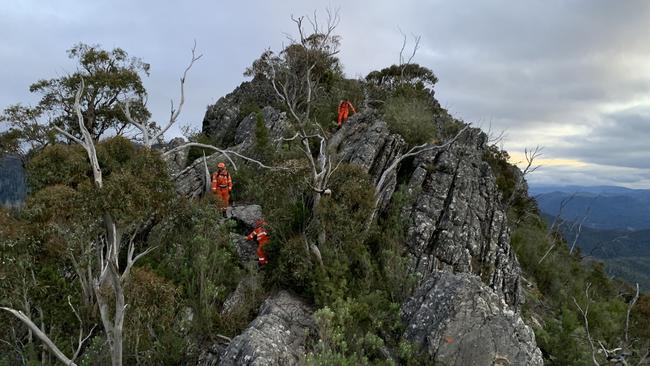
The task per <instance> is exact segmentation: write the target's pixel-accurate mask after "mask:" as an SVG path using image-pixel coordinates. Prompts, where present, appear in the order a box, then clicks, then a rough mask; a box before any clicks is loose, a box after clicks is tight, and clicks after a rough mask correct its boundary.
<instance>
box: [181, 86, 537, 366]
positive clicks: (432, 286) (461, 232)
mask: <svg viewBox="0 0 650 366" xmlns="http://www.w3.org/2000/svg"><path fill="white" fill-rule="evenodd" d="M244 89H246V88H244ZM244 89H241V88H240V89H238V90H236V91H235V92H233V93H231V94H230V95H228V96H226V97H224V98H222V99H220V100H219V102H218V103H217V104H216V105H215V106H212V107H210V108H209V109H208V112H207V113H206V117H205V120H204V132H206V133H211V134H212V135H211V136H212V137H214V138H215V139H216V140H217V141H221V142H223V143H224V144H225V143H228V142H229V141H230V143H231V144H235V145H234V146H232V147H230V148H231V149H239V151H244V150H246V149H249V148H250V147H251V146H252V144H253V141H254V133H255V118H257V114H255V113H252V114H249V115H248V116H246V117H244V118H243V119H241V120H239V121H237V120H236V119H237V118H236V116H237V115H238V114H239V110H240V109H241V107H242V106H241V105H240V104H237V101H238V100H241V99H242V96H241V95H238V94H239V93H242V90H244ZM262 115H263V118H264V123H265V126H266V128H267V130H268V131H269V136H270V137H271V136H273V137H271V138H272V141H274V140H275V139H277V138H279V137H281V136H283V134H286V133H287V131H289V129H288V125H287V123H286V116H284V115H283V113H280V112H278V111H277V110H275V109H273V108H271V107H265V108H264V109H262ZM406 147H407V146H406V143H405V142H404V140H403V139H402V138H401V136H399V135H396V134H392V133H391V132H390V131H389V129H388V126H387V124H386V123H385V122H384V121H382V120H381V118H379V116H378V114H377V113H375V112H373V111H372V110H366V111H363V112H362V113H359V114H357V115H355V116H353V117H352V118H350V120H349V121H348V123H346V124H344V126H343V128H341V129H340V130H339V131H337V132H336V133H335V134H333V135H332V137H331V138H330V140H329V145H328V148H329V149H330V151H331V152H333V153H335V154H337V156H338V158H339V159H340V160H341V161H343V162H346V163H350V164H355V165H358V166H360V167H361V168H363V170H365V171H366V172H367V173H368V174H369V175H370V177H371V179H372V180H373V181H374V183H375V184H377V183H378V181H379V178H380V177H381V175H382V173H383V172H384V171H385V169H386V168H387V167H388V166H389V165H390V164H391V163H392V161H393V160H394V159H395V158H396V157H398V156H399V155H400V154H402V153H403V152H404V151H405V149H406ZM486 148H487V136H486V135H485V134H484V133H483V132H481V131H480V130H478V129H469V130H468V131H467V132H466V133H465V134H464V135H463V136H462V137H461V138H460V139H458V141H456V142H455V143H454V144H452V145H451V146H450V147H449V148H447V149H443V150H432V151H430V152H427V153H423V154H421V155H419V156H417V157H415V158H414V159H412V160H408V161H404V162H403V163H402V165H403V166H402V167H401V168H400V170H399V177H398V174H397V173H396V174H394V176H392V177H390V180H389V182H390V183H389V184H387V185H384V189H383V191H382V192H380V197H381V199H380V208H384V207H386V206H387V205H388V204H389V202H390V199H391V197H392V195H393V193H394V191H395V189H396V187H397V182H398V179H399V181H400V182H403V184H405V187H406V190H407V191H408V192H409V193H410V195H411V197H412V200H411V202H410V203H409V204H407V205H405V206H404V207H402V215H403V217H404V218H405V220H406V222H407V223H408V225H407V226H408V227H407V234H408V240H407V241H406V243H405V246H406V248H407V251H408V253H409V256H410V259H411V271H412V273H413V274H414V275H415V276H416V277H417V278H418V279H419V280H418V285H417V287H416V289H415V290H414V292H413V295H412V296H411V298H409V300H408V301H406V302H405V303H404V304H403V306H402V317H403V320H404V322H405V323H406V324H407V325H408V327H407V330H406V331H405V332H404V335H403V338H404V339H406V340H409V341H412V342H415V343H416V344H418V345H420V346H422V347H424V349H426V350H427V351H428V353H429V354H430V355H431V356H432V357H433V358H434V359H436V360H438V361H440V362H444V363H445V364H454V365H465V364H476V365H488V364H489V365H492V364H495V365H515V364H517V365H518V364H525V365H541V364H542V361H541V354H540V351H539V349H538V348H537V346H536V343H535V338H534V334H533V332H532V330H531V329H530V328H529V327H527V326H526V325H525V324H524V323H523V321H522V320H521V317H520V316H519V315H518V313H517V312H518V309H519V305H520V303H521V295H520V291H521V290H520V283H519V281H520V268H519V264H518V262H517V259H516V257H515V255H514V253H513V251H512V250H511V248H510V244H509V242H510V237H509V235H510V234H509V229H508V225H507V218H506V213H505V210H504V208H503V198H502V197H501V195H500V193H499V189H498V186H497V184H496V179H495V177H494V175H493V174H492V171H491V169H490V166H489V165H488V164H487V163H486V162H485V161H484V160H483V154H484V152H485V149H486ZM222 159H223V157H222V156H219V154H214V155H212V156H210V157H208V166H213V165H214V163H216V161H218V160H222ZM204 176H205V171H204V167H203V162H202V159H199V160H197V161H195V162H194V163H192V164H191V165H190V166H189V167H187V168H185V169H184V170H182V171H181V172H180V174H178V175H177V179H176V184H177V190H178V191H179V193H180V194H183V195H185V196H188V197H198V196H200V195H201V194H202V193H203V192H204V190H205V188H204V187H205V178H203V177H204ZM232 241H233V243H235V244H236V243H238V242H240V243H243V242H242V238H240V237H233V238H232ZM238 247H241V248H246V247H245V245H243V244H242V245H238ZM238 254H239V257H240V260H241V261H245V260H250V258H251V253H250V251H246V250H238ZM235 292H236V291H235ZM278 304H280V305H281V306H288V307H290V308H292V309H293V310H292V311H290V312H282V313H279V312H278V311H279V310H277V309H278V306H280V305H278ZM312 325H313V320H312V319H311V309H310V308H309V307H308V306H306V305H305V304H304V303H302V302H301V300H299V299H297V298H293V295H291V294H289V293H286V292H280V293H276V294H275V295H272V296H271V297H270V298H269V299H268V300H267V302H265V305H263V306H262V308H261V310H260V313H259V315H258V317H257V318H256V319H255V320H254V321H253V322H252V323H251V324H250V325H249V328H248V329H247V330H246V331H244V332H243V333H242V334H241V335H239V336H238V337H236V338H234V339H233V341H232V342H231V343H230V345H229V346H228V349H223V348H221V349H220V352H219V357H218V359H219V360H221V361H219V362H220V364H228V365H230V364H235V363H237V364H251V365H252V364H277V365H280V364H301V363H303V362H304V358H302V356H301V355H303V356H304V353H305V344H304V341H305V339H306V338H305V337H304V336H303V331H306V330H307V328H309V327H311V326H312ZM260 337H267V338H268V339H271V340H273V341H272V342H270V343H269V342H262V341H261V338H260Z"/></svg>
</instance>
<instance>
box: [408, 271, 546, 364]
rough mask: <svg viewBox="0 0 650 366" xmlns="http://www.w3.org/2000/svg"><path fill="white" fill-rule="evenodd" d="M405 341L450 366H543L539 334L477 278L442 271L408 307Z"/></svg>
mask: <svg viewBox="0 0 650 366" xmlns="http://www.w3.org/2000/svg"><path fill="white" fill-rule="evenodd" d="M401 313H402V317H403V319H404V321H405V323H406V324H407V328H406V331H405V332H404V335H403V337H404V339H405V340H407V341H410V342H413V343H415V344H416V345H418V346H420V347H422V348H423V349H424V350H425V351H426V352H428V354H429V355H430V356H431V357H432V358H433V360H434V361H435V362H437V363H440V364H444V365H458V366H464V365H475V366H482V365H485V366H492V365H501V366H506V365H513V366H514V365H531V366H532V365H540V366H541V365H542V364H543V361H542V354H541V351H540V350H539V348H537V345H536V343H535V334H534V333H533V331H532V330H531V329H530V328H529V327H528V326H527V325H526V324H524V322H523V321H522V319H521V317H520V316H519V314H517V313H516V312H515V311H514V310H513V309H512V308H510V307H509V306H508V305H507V304H506V303H505V302H504V301H503V298H502V297H501V296H500V295H499V294H497V293H496V292H495V291H494V290H492V289H491V288H489V287H488V286H486V285H485V284H483V282H482V281H481V280H480V279H479V278H478V277H476V276H475V275H472V274H468V273H456V274H453V273H449V272H442V271H436V272H433V273H431V274H429V275H428V276H427V278H426V279H425V281H423V283H422V284H421V285H420V287H419V288H418V289H417V290H416V291H415V293H414V294H413V296H412V297H411V298H410V299H409V300H408V301H406V302H405V303H404V305H403V306H402V309H401Z"/></svg>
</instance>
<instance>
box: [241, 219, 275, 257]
mask: <svg viewBox="0 0 650 366" xmlns="http://www.w3.org/2000/svg"><path fill="white" fill-rule="evenodd" d="M265 225H266V222H265V221H264V220H257V222H256V223H255V229H254V230H253V231H251V233H250V234H248V236H247V237H246V240H255V241H256V242H257V264H258V265H259V266H260V267H262V266H264V265H265V264H267V263H268V258H267V257H266V253H264V248H263V247H264V246H265V245H266V244H268V243H269V240H270V239H269V233H268V231H266V229H265V228H264V226H265Z"/></svg>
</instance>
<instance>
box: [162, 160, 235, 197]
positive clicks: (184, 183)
mask: <svg viewBox="0 0 650 366" xmlns="http://www.w3.org/2000/svg"><path fill="white" fill-rule="evenodd" d="M222 161H224V162H225V161H228V160H227V159H226V157H225V156H223V155H221V154H212V155H208V156H206V159H205V162H204V161H203V158H199V159H196V160H195V161H194V162H193V163H192V164H190V165H189V166H188V167H186V168H185V169H183V170H181V171H180V172H178V173H177V174H174V175H172V181H173V182H174V185H175V187H176V193H177V194H178V195H181V196H184V197H187V198H199V197H201V196H202V195H203V194H205V193H206V192H209V191H210V173H211V172H212V171H214V170H216V166H217V163H219V162H222ZM206 164H207V166H208V173H207V174H206V172H205V165H206Z"/></svg>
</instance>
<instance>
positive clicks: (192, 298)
mask: <svg viewBox="0 0 650 366" xmlns="http://www.w3.org/2000/svg"><path fill="white" fill-rule="evenodd" d="M172 212H173V214H171V215H168V216H166V217H165V219H164V220H163V221H161V222H160V223H158V224H157V225H156V226H155V227H154V228H153V230H152V232H151V234H150V236H149V244H150V245H156V246H158V247H159V250H157V251H156V252H155V253H152V255H151V256H150V257H149V258H148V260H147V263H148V264H149V265H150V266H151V267H152V268H153V269H154V270H155V271H156V272H157V273H159V274H160V275H162V276H163V277H165V278H168V279H171V280H172V281H173V282H174V283H175V284H176V285H177V286H178V287H179V288H180V289H182V290H181V294H180V295H181V298H182V299H184V301H185V302H186V303H187V305H189V306H191V307H192V308H193V309H194V310H195V312H196V316H197V317H198V319H200V321H198V322H196V324H197V326H199V327H201V329H198V330H196V331H198V332H201V333H209V332H210V331H212V330H214V328H215V326H216V324H217V323H216V322H217V319H216V315H217V314H218V309H219V307H220V306H221V304H222V303H223V301H224V300H225V299H226V296H227V295H228V294H229V293H230V292H231V291H232V290H234V288H235V286H236V285H237V282H238V280H239V276H240V269H239V268H238V266H237V264H236V259H235V258H236V255H235V254H234V252H233V249H232V247H231V245H230V242H229V237H228V231H227V229H226V228H224V227H221V226H219V225H217V224H216V222H217V221H218V219H219V217H220V212H219V210H218V209H217V206H216V204H215V203H214V202H212V201H211V200H205V201H201V202H197V203H190V202H184V201H179V202H177V203H176V204H175V205H174V209H173V210H172Z"/></svg>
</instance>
